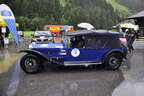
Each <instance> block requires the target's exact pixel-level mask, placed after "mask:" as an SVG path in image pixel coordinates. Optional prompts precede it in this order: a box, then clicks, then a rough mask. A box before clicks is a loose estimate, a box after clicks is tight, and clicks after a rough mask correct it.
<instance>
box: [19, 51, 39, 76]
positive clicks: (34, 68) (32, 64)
mask: <svg viewBox="0 0 144 96" xmlns="http://www.w3.org/2000/svg"><path fill="white" fill-rule="evenodd" d="M20 66H21V68H22V69H23V71H24V72H26V73H29V74H32V73H37V72H39V71H40V69H41V66H40V60H39V59H38V57H37V56H35V55H32V54H26V55H24V56H23V57H22V59H21V61H20Z"/></svg>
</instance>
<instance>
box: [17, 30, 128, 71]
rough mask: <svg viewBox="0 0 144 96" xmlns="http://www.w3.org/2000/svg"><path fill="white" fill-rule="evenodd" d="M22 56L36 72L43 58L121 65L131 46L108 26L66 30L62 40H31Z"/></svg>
mask: <svg viewBox="0 0 144 96" xmlns="http://www.w3.org/2000/svg"><path fill="white" fill-rule="evenodd" d="M29 48H30V49H27V50H21V51H20V52H25V53H27V54H26V55H24V56H23V57H22V58H21V61H20V65H21V68H22V69H23V70H24V72H26V73H36V72H39V71H40V69H41V68H42V63H43V62H48V64H58V65H61V66H82V65H83V66H89V65H95V64H103V65H104V67H105V68H106V69H109V70H116V69H118V68H119V67H120V66H121V64H122V61H123V59H124V58H126V55H127V50H126V49H125V48H124V47H123V46H121V44H120V40H119V33H117V32H109V31H106V30H80V31H75V32H69V33H65V36H64V37H63V38H62V43H49V44H30V45H29Z"/></svg>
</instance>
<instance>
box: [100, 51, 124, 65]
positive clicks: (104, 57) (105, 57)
mask: <svg viewBox="0 0 144 96" xmlns="http://www.w3.org/2000/svg"><path fill="white" fill-rule="evenodd" d="M112 53H120V54H121V55H122V56H123V58H124V55H123V53H122V52H121V51H120V50H119V49H113V50H111V51H109V52H107V53H106V54H104V56H103V57H102V62H103V63H104V62H105V60H106V59H107V57H108V56H109V55H110V54H112Z"/></svg>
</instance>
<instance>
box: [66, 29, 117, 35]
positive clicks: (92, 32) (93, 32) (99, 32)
mask: <svg viewBox="0 0 144 96" xmlns="http://www.w3.org/2000/svg"><path fill="white" fill-rule="evenodd" d="M65 35H66V36H81V35H95V36H119V32H109V31H107V30H78V31H74V32H67V33H65Z"/></svg>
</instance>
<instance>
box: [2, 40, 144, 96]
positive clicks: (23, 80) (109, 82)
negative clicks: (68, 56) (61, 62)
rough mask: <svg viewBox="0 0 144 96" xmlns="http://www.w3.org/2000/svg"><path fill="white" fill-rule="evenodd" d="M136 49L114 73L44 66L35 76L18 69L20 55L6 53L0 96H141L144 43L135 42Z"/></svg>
mask: <svg viewBox="0 0 144 96" xmlns="http://www.w3.org/2000/svg"><path fill="white" fill-rule="evenodd" d="M135 47H136V52H135V53H134V54H133V55H132V54H130V55H129V60H128V61H126V62H125V63H124V64H123V66H122V67H121V68H120V70H117V71H106V70H104V69H102V68H100V67H99V66H96V67H95V68H89V67H88V68H86V67H53V66H46V65H45V68H44V70H43V71H42V72H41V73H38V74H34V75H28V74H26V73H24V72H23V71H22V70H21V69H20V68H19V65H18V64H19V59H18V58H20V55H18V54H16V53H14V52H12V53H11V52H9V51H6V50H5V51H3V52H1V54H0V96H143V95H139V94H142V92H143V91H141V90H142V88H143V87H144V86H143V85H144V82H143V81H144V50H143V49H144V43H142V42H135ZM8 57H9V58H8ZM5 58H6V59H5ZM11 59H12V60H11ZM127 90H128V91H127ZM132 92H134V93H135V95H134V93H133V94H132ZM129 94H130V95H129ZM137 94H138V95H137Z"/></svg>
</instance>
